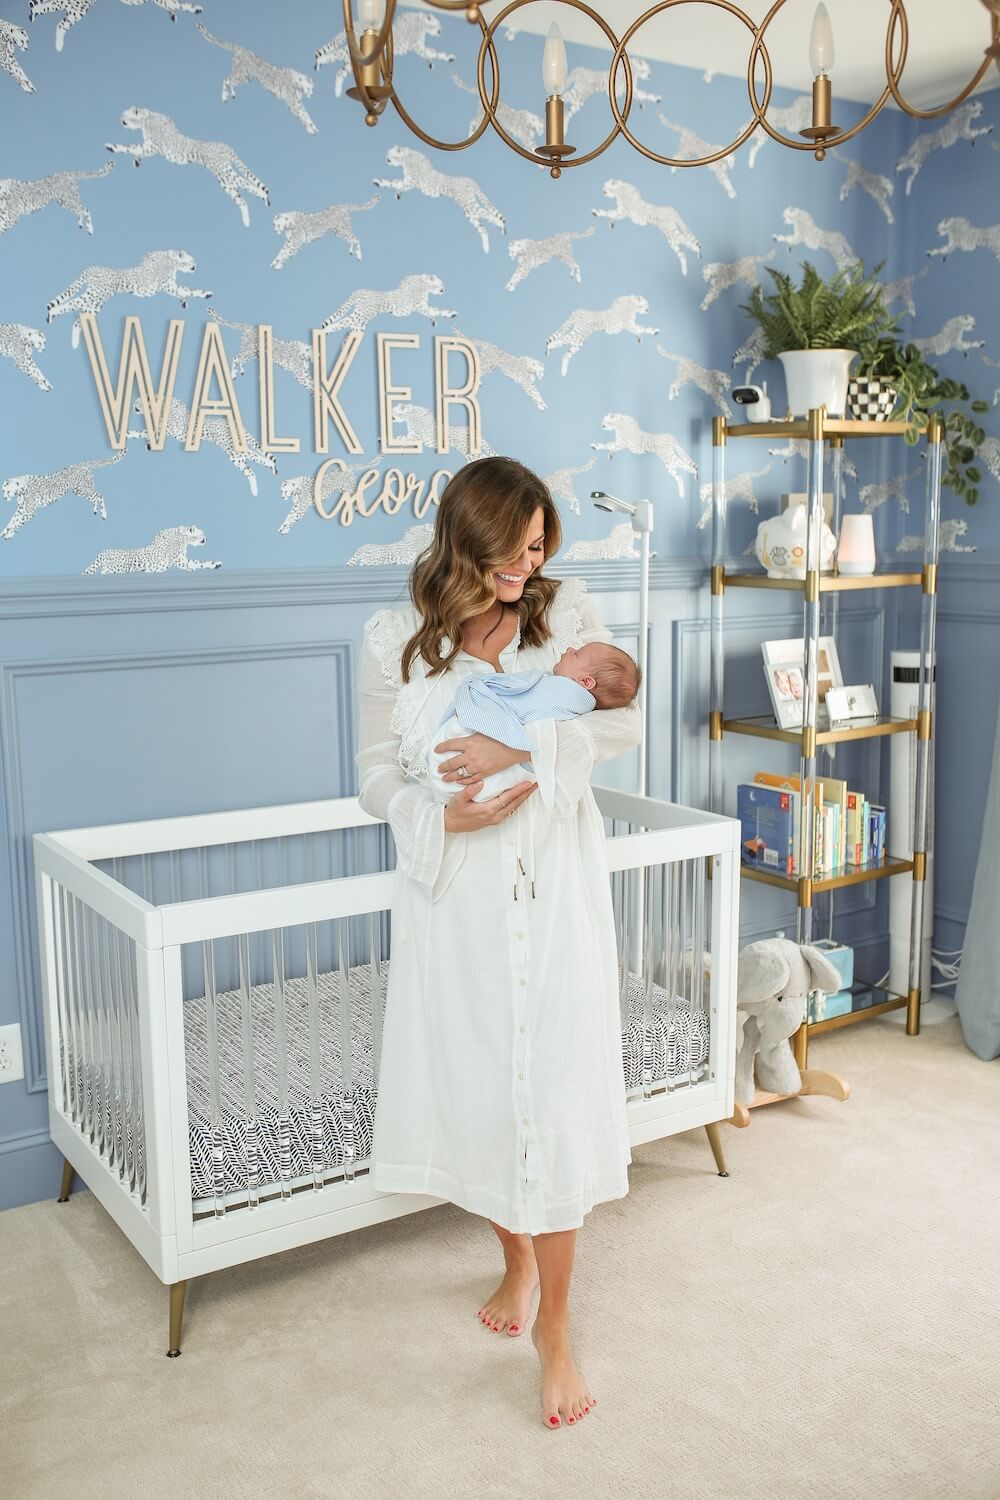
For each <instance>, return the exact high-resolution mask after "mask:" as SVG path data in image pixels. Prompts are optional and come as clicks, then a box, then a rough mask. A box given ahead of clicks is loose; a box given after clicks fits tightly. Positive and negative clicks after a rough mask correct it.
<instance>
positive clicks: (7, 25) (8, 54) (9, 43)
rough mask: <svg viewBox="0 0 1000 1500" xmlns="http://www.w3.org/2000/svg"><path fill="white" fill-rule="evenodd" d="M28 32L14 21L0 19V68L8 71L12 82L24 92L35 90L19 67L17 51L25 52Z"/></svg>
mask: <svg viewBox="0 0 1000 1500" xmlns="http://www.w3.org/2000/svg"><path fill="white" fill-rule="evenodd" d="M27 50H28V33H27V32H26V31H25V29H24V27H23V26H18V25H17V23H16V22H15V21H0V69H2V70H3V71H4V72H5V73H9V74H10V76H11V78H13V80H14V82H15V83H16V84H18V85H19V86H20V87H21V88H22V89H23V90H24V92H25V93H26V94H33V93H34V92H35V85H34V84H33V83H32V81H31V79H30V78H29V77H28V75H27V73H26V72H25V71H24V69H23V68H22V67H21V62H20V59H19V57H18V56H17V53H18V52H27Z"/></svg>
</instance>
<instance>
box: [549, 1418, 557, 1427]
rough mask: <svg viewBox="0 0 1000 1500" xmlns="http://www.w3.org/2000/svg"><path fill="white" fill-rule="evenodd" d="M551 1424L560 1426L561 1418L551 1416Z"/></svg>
mask: <svg viewBox="0 0 1000 1500" xmlns="http://www.w3.org/2000/svg"><path fill="white" fill-rule="evenodd" d="M549 1425H550V1426H551V1427H558V1426H559V1418H558V1417H550V1418H549Z"/></svg>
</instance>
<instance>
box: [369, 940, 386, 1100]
mask: <svg viewBox="0 0 1000 1500" xmlns="http://www.w3.org/2000/svg"><path fill="white" fill-rule="evenodd" d="M380 915H381V914H380V913H379V912H374V911H373V912H369V914H368V951H369V962H370V964H371V969H370V971H369V972H370V975H371V990H370V995H371V1010H372V1078H373V1079H374V1080H376V1081H377V1079H378V1076H379V1070H380V1068H381V1066H382V1023H383V1020H384V1019H385V981H384V976H383V973H382V941H381V939H382V927H381V922H380Z"/></svg>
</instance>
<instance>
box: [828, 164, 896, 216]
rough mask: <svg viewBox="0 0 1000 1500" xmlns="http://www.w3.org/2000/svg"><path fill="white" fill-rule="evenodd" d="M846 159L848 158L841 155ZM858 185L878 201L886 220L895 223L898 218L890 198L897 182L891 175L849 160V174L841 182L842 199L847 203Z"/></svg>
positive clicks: (872, 198) (874, 201) (873, 199)
mask: <svg viewBox="0 0 1000 1500" xmlns="http://www.w3.org/2000/svg"><path fill="white" fill-rule="evenodd" d="M841 160H842V161H844V160H846V158H844V157H841ZM856 187H859V188H861V189H862V191H863V192H865V193H867V194H868V196H869V198H871V200H872V202H873V203H876V204H877V205H878V207H879V208H880V209H881V210H882V212H883V214H884V215H885V218H886V222H887V223H889V224H895V222H896V218H895V215H894V214H893V211H892V205H891V203H890V202H889V199H890V198H891V197H892V195H893V192H894V191H895V187H896V184H895V183H894V182H893V181H892V178H891V177H885V176H883V175H882V173H881V172H870V171H869V170H868V168H867V167H863V166H862V165H861V163H860V162H859V161H848V162H847V176H846V177H845V179H844V181H843V182H842V183H841V184H840V201H841V203H846V201H847V199H848V198H849V197H850V195H851V193H852V192H853V191H854V189H855V188H856Z"/></svg>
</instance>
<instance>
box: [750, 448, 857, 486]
mask: <svg viewBox="0 0 1000 1500" xmlns="http://www.w3.org/2000/svg"><path fill="white" fill-rule="evenodd" d="M767 452H768V457H769V458H780V459H781V460H782V462H784V463H787V462H788V460H789V459H790V458H801V459H803V460H804V461H805V462H806V463H808V461H809V443H808V441H807V440H806V439H805V438H788V440H787V441H786V443H785V445H784V447H783V448H768V450H767ZM840 463H841V468H842V472H843V473H844V474H846V475H847V476H848V478H849V479H853V480H855V481H856V480H857V477H858V468H857V465H856V464H855V462H854V460H853V459H852V458H848V456H847V454H846V453H845V452H844V450H843V449H841V456H840Z"/></svg>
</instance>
